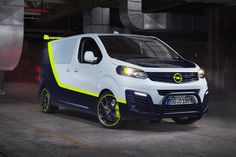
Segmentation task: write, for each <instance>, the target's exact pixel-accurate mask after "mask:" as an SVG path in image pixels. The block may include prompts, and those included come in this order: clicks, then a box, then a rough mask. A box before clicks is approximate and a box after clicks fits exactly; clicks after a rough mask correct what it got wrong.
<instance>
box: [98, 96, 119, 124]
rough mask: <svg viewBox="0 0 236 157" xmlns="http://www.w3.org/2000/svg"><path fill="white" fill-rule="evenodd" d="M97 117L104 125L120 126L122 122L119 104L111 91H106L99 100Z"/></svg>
mask: <svg viewBox="0 0 236 157" xmlns="http://www.w3.org/2000/svg"><path fill="white" fill-rule="evenodd" d="M97 117H98V120H99V122H100V123H101V124H102V126H104V127H106V128H118V127H119V126H120V125H121V123H122V120H121V115H120V110H119V104H118V103H117V102H116V98H115V97H114V95H113V94H112V93H111V92H105V93H104V94H103V95H102V96H101V97H100V98H99V101H98V105H97Z"/></svg>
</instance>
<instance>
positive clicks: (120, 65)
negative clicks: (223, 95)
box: [40, 34, 208, 128]
mask: <svg viewBox="0 0 236 157" xmlns="http://www.w3.org/2000/svg"><path fill="white" fill-rule="evenodd" d="M207 95H208V86H207V81H206V79H205V74H204V71H203V70H202V69H201V68H199V66H198V65H196V64H195V63H193V62H190V61H188V60H186V59H184V58H183V57H181V56H180V55H179V54H178V53H177V52H175V51H174V50H173V49H172V48H171V47H169V46H168V45H167V44H166V43H164V42H163V41H161V40H160V39H158V38H156V37H151V36H140V35H132V34H84V35H77V36H72V37H66V38H63V39H59V40H54V41H50V42H48V50H47V51H45V54H44V57H43V61H42V65H41V73H40V106H41V110H42V112H46V113H49V112H54V111H56V110H57V109H58V107H59V106H63V107H72V108H76V109H78V110H80V111H82V112H86V113H90V114H95V115H96V116H97V117H98V120H99V122H100V123H101V124H102V125H103V126H104V127H107V128H116V127H118V126H120V124H121V123H122V121H123V120H137V119H148V120H161V119H162V118H172V119H173V120H174V121H175V122H176V123H181V124H190V123H193V122H195V121H197V120H199V119H200V118H201V117H202V116H203V115H204V114H205V113H206V112H207V111H208V104H207Z"/></svg>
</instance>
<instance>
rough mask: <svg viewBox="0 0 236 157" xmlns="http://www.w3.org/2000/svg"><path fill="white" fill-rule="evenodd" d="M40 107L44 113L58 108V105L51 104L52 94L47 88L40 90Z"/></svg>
mask: <svg viewBox="0 0 236 157" xmlns="http://www.w3.org/2000/svg"><path fill="white" fill-rule="evenodd" d="M40 109H41V111H42V112H44V113H53V112H55V111H56V110H57V109H58V107H56V106H52V105H51V95H50V93H49V91H48V89H46V88H43V89H42V90H41V92H40Z"/></svg>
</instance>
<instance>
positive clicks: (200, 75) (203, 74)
mask: <svg viewBox="0 0 236 157" xmlns="http://www.w3.org/2000/svg"><path fill="white" fill-rule="evenodd" d="M198 76H199V77H200V78H205V72H204V70H203V69H202V68H201V69H199V71H198Z"/></svg>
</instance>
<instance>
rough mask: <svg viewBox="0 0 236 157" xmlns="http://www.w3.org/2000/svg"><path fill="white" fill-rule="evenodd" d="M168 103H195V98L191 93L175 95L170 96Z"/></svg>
mask: <svg viewBox="0 0 236 157" xmlns="http://www.w3.org/2000/svg"><path fill="white" fill-rule="evenodd" d="M166 103H167V105H184V104H194V103H195V101H194V99H193V98H192V97H191V96H189V95H175V96H170V97H168V98H167V100H166Z"/></svg>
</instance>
